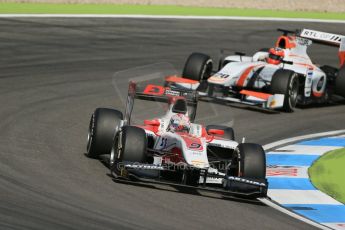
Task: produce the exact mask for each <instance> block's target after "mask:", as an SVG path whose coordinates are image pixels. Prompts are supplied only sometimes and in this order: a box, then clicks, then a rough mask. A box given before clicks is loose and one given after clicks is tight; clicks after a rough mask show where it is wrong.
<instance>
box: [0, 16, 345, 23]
mask: <svg viewBox="0 0 345 230" xmlns="http://www.w3.org/2000/svg"><path fill="white" fill-rule="evenodd" d="M0 18H147V19H197V20H243V21H285V22H321V23H341V24H345V20H330V19H311V18H274V17H238V16H179V15H141V14H0Z"/></svg>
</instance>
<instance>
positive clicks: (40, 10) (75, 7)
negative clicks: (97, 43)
mask: <svg viewBox="0 0 345 230" xmlns="http://www.w3.org/2000/svg"><path fill="white" fill-rule="evenodd" d="M0 13H2V14H5V13H11V14H24V13H26V14H44V13H46V14H145V15H193V16H252V17H284V18H313V19H335V20H345V14H342V13H324V12H309V11H308V12H307V11H306V12H302V11H297V12H293V11H279V10H256V9H233V8H203V7H183V6H157V5H111V4H109V5H102V4H49V3H6V2H4V3H0Z"/></svg>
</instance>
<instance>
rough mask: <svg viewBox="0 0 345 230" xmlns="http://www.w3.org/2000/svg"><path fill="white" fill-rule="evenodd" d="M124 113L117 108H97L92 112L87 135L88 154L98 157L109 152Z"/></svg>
mask: <svg viewBox="0 0 345 230" xmlns="http://www.w3.org/2000/svg"><path fill="white" fill-rule="evenodd" d="M122 119H123V115H122V113H121V112H120V111H118V110H115V109H106V108H97V109H96V110H95V112H94V113H93V114H92V116H91V119H90V124H89V131H88V137H87V146H86V150H87V153H86V155H87V156H88V157H91V158H97V157H98V156H99V155H103V154H109V153H110V151H111V148H112V143H113V139H114V136H115V134H116V133H117V131H118V130H119V128H120V125H121V120H122Z"/></svg>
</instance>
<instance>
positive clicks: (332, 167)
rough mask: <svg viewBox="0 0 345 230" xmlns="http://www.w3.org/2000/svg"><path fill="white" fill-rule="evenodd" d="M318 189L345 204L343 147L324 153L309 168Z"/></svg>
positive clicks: (344, 154)
mask: <svg viewBox="0 0 345 230" xmlns="http://www.w3.org/2000/svg"><path fill="white" fill-rule="evenodd" d="M309 175H310V178H311V181H312V183H313V184H314V186H316V187H317V188H318V189H319V190H321V191H322V192H324V193H327V194H328V195H330V196H331V197H333V198H335V199H336V200H338V201H340V202H342V203H344V204H345V180H344V175H345V148H344V149H338V150H334V151H331V152H328V153H326V154H325V155H323V156H322V157H320V158H319V159H318V160H317V161H316V162H314V164H313V165H312V166H311V167H310V168H309Z"/></svg>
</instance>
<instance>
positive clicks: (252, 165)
mask: <svg viewBox="0 0 345 230" xmlns="http://www.w3.org/2000/svg"><path fill="white" fill-rule="evenodd" d="M227 175H229V176H236V177H241V178H243V179H248V180H253V181H256V182H258V183H265V184H266V183H267V180H266V155H265V151H264V150H263V148H262V147H261V145H258V144H253V143H241V144H239V145H238V146H237V148H236V149H235V151H234V154H233V159H232V161H231V166H230V170H228V171H227ZM244 189H245V190H247V189H248V187H246V186H245V187H244ZM255 190H256V189H255ZM266 196H267V187H260V190H259V193H258V194H256V195H253V197H266Z"/></svg>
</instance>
